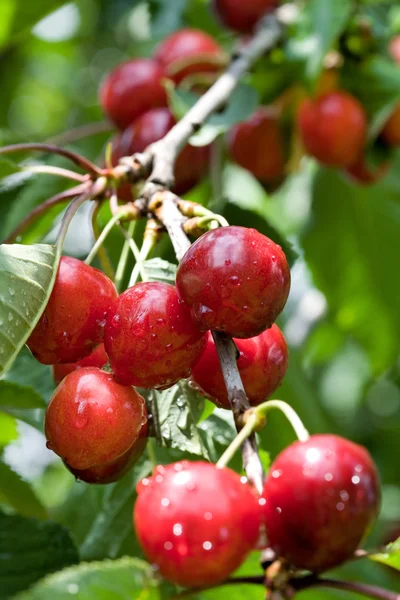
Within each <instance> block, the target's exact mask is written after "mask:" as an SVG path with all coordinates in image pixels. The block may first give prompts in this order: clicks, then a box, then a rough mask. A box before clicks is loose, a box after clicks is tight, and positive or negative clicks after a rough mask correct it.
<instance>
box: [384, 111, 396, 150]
mask: <svg viewBox="0 0 400 600" xmlns="http://www.w3.org/2000/svg"><path fill="white" fill-rule="evenodd" d="M382 138H383V140H384V141H385V142H386V143H387V144H389V146H396V147H398V146H400V104H398V105H397V106H396V108H395V109H394V111H393V112H392V114H391V115H390V117H389V119H388V120H387V121H386V123H385V126H384V128H383V130H382Z"/></svg>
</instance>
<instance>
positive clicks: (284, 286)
mask: <svg viewBox="0 0 400 600" xmlns="http://www.w3.org/2000/svg"><path fill="white" fill-rule="evenodd" d="M176 286H177V289H178V293H179V296H180V297H181V298H182V299H183V300H184V301H185V302H186V303H187V305H188V306H190V307H191V310H192V316H193V318H194V320H195V321H196V323H198V325H199V326H200V328H201V329H203V330H207V329H214V330H216V331H224V332H225V333H227V334H229V335H232V336H234V337H237V338H249V337H254V336H256V335H258V334H259V333H261V332H262V331H264V330H265V329H268V328H269V327H271V325H272V324H273V322H274V321H275V319H276V318H277V316H278V315H279V313H280V312H281V311H282V310H283V307H284V306H285V303H286V299H287V297H288V294H289V288H290V271H289V265H288V263H287V260H286V256H285V254H284V252H283V251H282V249H281V247H280V246H277V245H276V244H275V243H274V242H273V241H272V240H270V239H269V238H267V237H266V236H264V235H262V234H261V233H258V231H256V230H255V229H247V228H246V227H221V228H220V229H215V230H213V231H208V232H207V233H205V234H204V235H202V236H201V237H200V238H199V239H198V240H196V242H195V243H194V244H193V245H192V246H191V247H190V248H189V250H188V251H187V252H186V254H185V256H184V257H183V259H182V261H181V263H180V265H179V267H178V272H177V276H176Z"/></svg>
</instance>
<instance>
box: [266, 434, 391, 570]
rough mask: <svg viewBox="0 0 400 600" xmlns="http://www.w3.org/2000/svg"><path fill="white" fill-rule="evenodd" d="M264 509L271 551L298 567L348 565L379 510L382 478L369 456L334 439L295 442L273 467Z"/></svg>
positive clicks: (345, 441)
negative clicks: (346, 561)
mask: <svg viewBox="0 0 400 600" xmlns="http://www.w3.org/2000/svg"><path fill="white" fill-rule="evenodd" d="M263 498H264V500H265V504H264V507H263V510H264V517H265V523H266V528H267V535H268V541H269V545H270V546H271V547H272V548H273V549H274V550H275V551H276V552H277V554H278V556H282V557H283V558H285V559H286V560H288V561H289V562H290V563H291V564H293V565H294V566H295V567H297V568H300V569H308V570H310V571H323V570H326V569H330V568H331V567H334V566H336V565H339V564H340V563H342V562H344V561H345V560H347V559H349V558H350V557H351V556H352V554H353V553H354V551H355V550H356V549H357V547H358V545H359V544H360V542H361V541H362V540H363V538H364V536H365V535H366V533H367V532H368V530H369V528H370V527H371V525H372V524H373V522H374V520H375V518H376V516H377V513H378V509H379V499H380V490H379V476H378V473H377V470H376V467H375V465H374V463H373V461H372V459H371V456H370V455H369V454H368V452H367V450H366V449H365V448H363V447H362V446H359V445H358V444H355V443H353V442H351V441H349V440H346V439H344V438H342V437H338V436H335V435H313V436H311V438H310V439H309V440H308V441H307V442H295V443H294V444H292V445H291V446H289V447H287V448H286V449H285V450H284V451H283V452H282V453H281V454H280V455H279V456H278V457H277V458H276V459H275V461H274V462H273V463H272V465H271V467H270V470H269V473H268V477H267V480H266V482H265V485H264V490H263Z"/></svg>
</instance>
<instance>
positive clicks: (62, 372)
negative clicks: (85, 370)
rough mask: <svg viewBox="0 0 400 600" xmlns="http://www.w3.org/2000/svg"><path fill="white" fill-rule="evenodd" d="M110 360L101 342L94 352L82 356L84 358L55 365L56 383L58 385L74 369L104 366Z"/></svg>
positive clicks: (54, 376)
mask: <svg viewBox="0 0 400 600" xmlns="http://www.w3.org/2000/svg"><path fill="white" fill-rule="evenodd" d="M107 362H108V357H107V354H106V351H105V349H104V344H99V345H98V346H97V348H95V349H94V350H93V352H92V354H89V356H86V357H85V358H82V360H78V362H76V363H64V364H61V365H54V366H53V379H54V381H55V383H56V384H57V385H58V384H59V383H60V382H61V381H62V380H63V379H64V377H66V376H67V375H68V374H69V373H72V371H75V370H76V369H82V367H98V368H99V369H100V368H101V367H104V365H105V364H107Z"/></svg>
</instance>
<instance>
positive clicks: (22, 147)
mask: <svg viewBox="0 0 400 600" xmlns="http://www.w3.org/2000/svg"><path fill="white" fill-rule="evenodd" d="M30 150H37V151H39V152H46V153H51V154H58V155H59V156H64V157H65V158H69V160H71V161H72V162H74V163H75V164H76V165H78V166H79V167H81V168H82V169H84V170H85V171H87V173H90V174H91V175H93V176H94V177H99V176H101V175H102V169H100V168H99V167H97V166H96V165H95V164H94V163H92V162H91V161H90V160H88V159H87V158H85V157H84V156H81V155H80V154H77V153H76V152H72V150H66V149H65V148H59V147H58V146H54V145H53V144H39V143H37V144H36V143H33V144H11V145H10V146H3V148H0V154H12V153H14V152H26V151H30Z"/></svg>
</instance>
